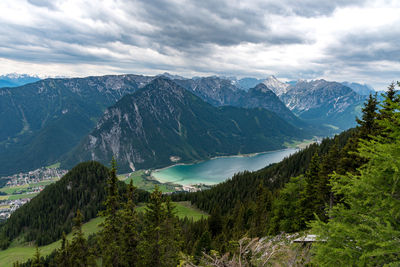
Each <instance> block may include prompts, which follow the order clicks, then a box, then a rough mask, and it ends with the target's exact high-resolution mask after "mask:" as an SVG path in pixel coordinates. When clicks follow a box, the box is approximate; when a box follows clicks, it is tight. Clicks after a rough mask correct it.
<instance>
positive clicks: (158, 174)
mask: <svg viewBox="0 0 400 267" xmlns="http://www.w3.org/2000/svg"><path fill="white" fill-rule="evenodd" d="M296 151H297V149H295V148H288V149H282V150H277V151H270V152H264V153H259V154H255V155H249V156H230V157H222V158H214V159H210V160H205V161H202V162H199V163H195V164H187V165H175V166H171V167H168V168H165V169H161V170H157V171H153V172H152V176H153V177H155V178H156V179H157V180H158V181H160V182H163V183H166V182H172V183H175V184H181V185H193V184H200V183H202V184H207V185H213V184H218V183H220V182H223V181H225V180H226V179H228V178H230V177H232V176H233V175H234V174H235V173H238V172H242V171H245V170H247V171H255V170H259V169H261V168H264V167H265V166H267V165H269V164H271V163H276V162H279V161H281V160H282V159H284V158H285V157H287V156H289V155H291V154H293V153H294V152H296Z"/></svg>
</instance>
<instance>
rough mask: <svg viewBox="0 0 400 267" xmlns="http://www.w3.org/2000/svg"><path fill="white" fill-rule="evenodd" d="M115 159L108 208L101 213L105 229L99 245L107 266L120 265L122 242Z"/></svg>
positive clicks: (108, 190) (110, 175)
mask: <svg viewBox="0 0 400 267" xmlns="http://www.w3.org/2000/svg"><path fill="white" fill-rule="evenodd" d="M116 165H117V164H116V162H115V159H114V158H113V159H112V161H111V169H110V173H109V177H108V180H107V184H108V188H107V198H106V201H105V203H104V205H105V207H106V209H105V210H104V211H102V212H101V213H100V216H104V217H105V218H104V222H103V223H102V224H101V226H102V227H103V229H102V230H101V231H100V233H99V247H100V249H101V255H102V259H103V264H104V265H105V266H114V267H115V266H120V261H119V260H120V257H121V255H120V254H121V248H120V245H121V242H120V238H119V237H120V235H119V234H118V233H119V232H120V226H121V221H120V217H119V216H118V209H119V207H120V197H119V195H118V186H117V182H118V178H117V166H116Z"/></svg>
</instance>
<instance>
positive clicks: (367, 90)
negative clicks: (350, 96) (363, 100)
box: [342, 82, 376, 96]
mask: <svg viewBox="0 0 400 267" xmlns="http://www.w3.org/2000/svg"><path fill="white" fill-rule="evenodd" d="M342 84H343V85H345V86H347V87H349V88H351V89H352V90H353V91H354V92H356V93H357V94H359V95H365V96H367V95H369V94H374V93H375V92H376V91H375V90H374V88H372V86H370V85H368V84H359V83H354V82H352V83H350V82H342Z"/></svg>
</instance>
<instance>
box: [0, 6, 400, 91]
mask: <svg viewBox="0 0 400 267" xmlns="http://www.w3.org/2000/svg"><path fill="white" fill-rule="evenodd" d="M300 3H301V4H300ZM398 14H400V3H398V1H379V0H377V1H358V0H355V1H344V0H343V1H342V0H339V1H319V0H307V1H301V2H300V1H295V0H285V1H278V0H274V1H271V0H270V1H258V0H254V1H218V2H215V1H211V0H204V1H178V0H176V1H163V0H154V1H144V0H143V1H129V0H104V1H88V0H87V1H78V0H65V1H54V0H53V1H46V0H29V1H27V0H3V1H0V24H1V25H2V27H0V63H1V65H0V73H9V72H19V73H33V74H40V75H54V76H58V75H63V76H86V75H102V74H111V73H139V74H158V73H160V72H164V71H168V72H172V73H177V74H181V75H186V76H191V75H210V74H222V75H232V74H233V75H237V76H255V77H265V76H266V75H269V74H275V75H277V76H278V77H280V78H284V79H298V78H303V79H316V78H326V79H330V80H338V81H344V80H349V81H357V82H367V83H370V84H372V85H374V86H377V87H380V88H381V87H382V86H384V85H386V84H388V83H389V82H391V81H392V80H396V79H398V78H399V76H400V68H398V64H399V62H400V58H399V57H400V48H399V47H398V43H399V41H400V38H399V37H397V36H400V28H399V27H400V26H399V25H400V16H398Z"/></svg>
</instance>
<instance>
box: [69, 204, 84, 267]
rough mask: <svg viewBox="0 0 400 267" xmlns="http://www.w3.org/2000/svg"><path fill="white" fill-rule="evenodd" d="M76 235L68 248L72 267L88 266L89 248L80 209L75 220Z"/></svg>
mask: <svg viewBox="0 0 400 267" xmlns="http://www.w3.org/2000/svg"><path fill="white" fill-rule="evenodd" d="M73 231H74V234H73V238H72V242H71V245H70V246H69V248H68V254H69V255H68V256H69V258H70V262H71V265H72V266H82V267H83V266H88V265H89V264H88V259H89V247H88V245H87V241H86V238H85V236H84V235H83V232H82V214H81V211H80V210H79V209H78V210H77V212H76V216H75V218H74V229H73Z"/></svg>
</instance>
